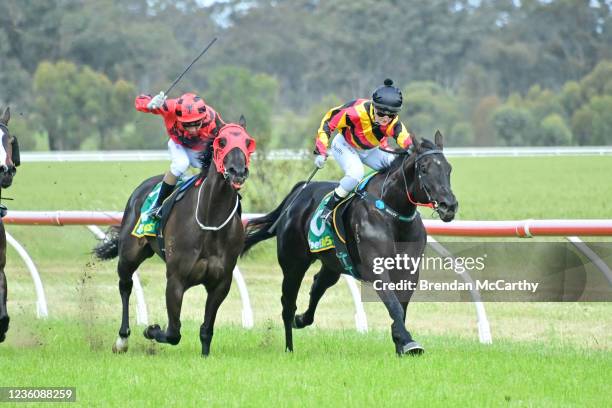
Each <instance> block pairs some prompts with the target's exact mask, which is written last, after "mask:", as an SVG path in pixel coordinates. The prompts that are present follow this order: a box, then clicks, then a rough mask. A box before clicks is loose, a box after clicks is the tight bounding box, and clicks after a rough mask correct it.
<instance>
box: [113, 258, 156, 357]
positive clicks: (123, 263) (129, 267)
mask: <svg viewBox="0 0 612 408" xmlns="http://www.w3.org/2000/svg"><path fill="white" fill-rule="evenodd" d="M145 248H146V249H148V251H147V250H146V249H144V248H143V249H142V250H140V251H139V252H138V254H137V255H138V256H136V257H130V258H133V259H128V258H127V257H126V256H124V254H122V253H121V252H120V254H119V262H118V264H117V274H118V275H119V294H120V295H121V305H122V312H121V327H120V328H119V336H118V337H117V340H115V343H114V344H113V352H114V353H125V352H126V351H127V349H128V338H129V337H130V334H131V331H130V295H131V294H132V287H133V286H134V281H133V280H132V276H133V275H134V272H136V269H138V267H139V266H140V264H141V263H142V262H143V261H144V260H145V259H147V258H149V257H151V255H153V251H152V250H151V249H150V247H145Z"/></svg>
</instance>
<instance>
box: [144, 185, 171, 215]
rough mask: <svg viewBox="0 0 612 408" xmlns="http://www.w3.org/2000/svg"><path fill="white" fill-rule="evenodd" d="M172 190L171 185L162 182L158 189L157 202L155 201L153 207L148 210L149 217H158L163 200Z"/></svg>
mask: <svg viewBox="0 0 612 408" xmlns="http://www.w3.org/2000/svg"><path fill="white" fill-rule="evenodd" d="M173 190H174V186H173V185H172V184H168V183H166V182H165V181H162V184H161V187H160V189H159V195H158V196H157V201H155V205H154V206H153V207H151V209H150V210H149V212H148V213H149V215H151V216H153V217H159V216H160V210H161V207H162V204H163V203H164V200H165V199H166V198H168V196H169V195H170V194H172V191H173Z"/></svg>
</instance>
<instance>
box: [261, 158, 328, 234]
mask: <svg viewBox="0 0 612 408" xmlns="http://www.w3.org/2000/svg"><path fill="white" fill-rule="evenodd" d="M317 171H319V168H318V167H315V168H314V170H313V171H312V173H310V176H309V177H308V180H306V182H305V183H304V185H303V186H302V188H301V189H300V190H299V191H298V192H297V193H296V194H295V196H294V197H293V199H292V200H291V201H289V204H287V206H286V207H285V209H284V210H283V211H282V212H281V213H280V215H279V216H278V218H277V219H276V221H274V224H272V226H271V227H270V228H268V233H270V234H271V233H272V231H274V228H276V224H278V221H279V220H280V219H281V218H282V217H283V215H285V213H286V212H287V210H288V209H289V208H291V206H292V205H293V202H294V201H295V200H296V199H297V198H298V196H299V195H300V194H301V193H302V191H304V189H305V188H306V186H308V184H310V180H312V178H313V177H314V176H315V174H317Z"/></svg>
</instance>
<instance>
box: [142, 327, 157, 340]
mask: <svg viewBox="0 0 612 408" xmlns="http://www.w3.org/2000/svg"><path fill="white" fill-rule="evenodd" d="M159 330H161V327H159V324H152V325H151V326H149V327H147V328H146V329H144V332H143V333H142V334H143V335H144V336H145V339H149V340H155V332H157V331H159Z"/></svg>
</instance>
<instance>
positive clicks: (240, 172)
mask: <svg viewBox="0 0 612 408" xmlns="http://www.w3.org/2000/svg"><path fill="white" fill-rule="evenodd" d="M254 151H255V139H253V138H252V137H251V136H249V134H248V133H247V131H246V121H245V119H244V116H241V117H240V121H239V122H238V124H235V123H229V124H227V125H225V126H223V127H222V128H221V130H219V135H218V136H217V137H216V138H215V141H214V142H213V162H214V163H215V167H216V168H217V172H219V173H221V174H223V177H225V179H226V180H228V181H229V183H230V184H231V185H232V187H233V188H234V189H236V190H239V189H240V188H241V187H242V185H243V184H244V182H245V181H246V179H247V178H248V177H249V163H250V162H251V154H253V152H254Z"/></svg>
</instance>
